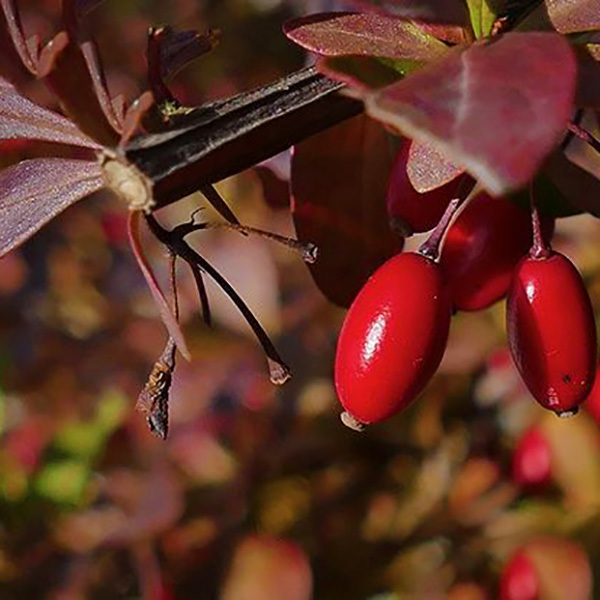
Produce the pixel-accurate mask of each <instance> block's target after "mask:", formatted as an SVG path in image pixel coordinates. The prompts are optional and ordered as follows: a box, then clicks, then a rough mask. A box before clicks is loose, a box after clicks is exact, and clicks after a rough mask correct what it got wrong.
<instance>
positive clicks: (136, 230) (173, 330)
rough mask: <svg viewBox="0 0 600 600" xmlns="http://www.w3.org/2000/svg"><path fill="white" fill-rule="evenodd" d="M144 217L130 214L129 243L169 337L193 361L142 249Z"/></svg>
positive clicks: (135, 212)
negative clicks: (141, 225) (141, 228)
mask: <svg viewBox="0 0 600 600" xmlns="http://www.w3.org/2000/svg"><path fill="white" fill-rule="evenodd" d="M141 217H142V213H141V211H134V212H131V213H130V214H129V221H128V225H127V226H128V233H129V243H130V245H131V249H132V250H133V255H134V256H135V259H136V260H137V263H138V266H139V267H140V270H141V271H142V274H143V275H144V278H145V279H146V283H147V284H148V287H149V288H150V292H151V293H152V297H153V298H154V302H155V303H156V306H157V308H158V312H159V314H160V318H161V319H162V322H163V323H164V325H165V327H166V328H167V331H168V332H169V335H170V336H171V337H172V338H173V340H174V341H175V345H176V346H177V349H178V350H179V352H181V354H182V356H183V357H184V358H185V359H186V360H191V355H190V351H189V350H188V348H187V345H186V343H185V337H184V336H183V332H182V331H181V328H180V327H179V323H178V321H177V318H176V317H175V314H174V312H173V309H172V308H171V304H170V303H169V301H168V300H167V299H166V298H165V295H164V293H163V291H162V290H161V289H160V285H159V283H158V281H157V279H156V277H155V275H154V272H153V271H152V267H151V266H150V263H149V262H148V261H147V260H146V255H145V253H144V248H143V247H142V241H141V233H140V223H141V221H140V219H141Z"/></svg>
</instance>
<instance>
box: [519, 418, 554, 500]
mask: <svg viewBox="0 0 600 600" xmlns="http://www.w3.org/2000/svg"><path fill="white" fill-rule="evenodd" d="M512 479H513V481H514V482H515V483H516V484H517V485H518V486H519V487H521V488H524V489H525V490H528V491H538V490H542V489H544V488H545V487H546V486H547V485H548V484H549V483H550V482H551V481H552V449H551V447H550V443H549V442H548V440H547V439H546V437H545V436H544V434H543V433H542V431H541V430H540V429H539V428H538V427H532V428H531V429H529V430H528V431H526V432H525V434H524V435H523V436H522V437H521V439H520V440H519V441H518V442H517V446H516V448H515V451H514V454H513V458H512Z"/></svg>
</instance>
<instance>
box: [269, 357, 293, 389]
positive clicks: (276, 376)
mask: <svg viewBox="0 0 600 600" xmlns="http://www.w3.org/2000/svg"><path fill="white" fill-rule="evenodd" d="M267 363H268V364H269V379H270V380H271V383H274V384H275V385H283V384H284V383H285V382H286V381H288V379H291V377H292V372H291V371H290V369H289V368H288V367H287V365H285V364H284V363H282V362H277V361H275V360H273V359H272V358H270V357H267Z"/></svg>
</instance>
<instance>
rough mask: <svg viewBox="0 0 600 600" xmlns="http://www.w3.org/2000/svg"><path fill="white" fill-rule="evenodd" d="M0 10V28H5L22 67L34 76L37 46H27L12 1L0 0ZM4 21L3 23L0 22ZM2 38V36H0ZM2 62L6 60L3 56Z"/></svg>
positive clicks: (17, 13)
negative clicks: (1, 15) (0, 15)
mask: <svg viewBox="0 0 600 600" xmlns="http://www.w3.org/2000/svg"><path fill="white" fill-rule="evenodd" d="M0 8H1V9H2V13H3V18H0V28H6V31H7V32H8V34H9V36H10V39H11V41H12V45H13V48H14V49H15V51H16V52H17V54H18V55H19V58H20V59H21V62H22V64H23V66H24V67H25V68H26V69H27V70H28V71H29V72H30V73H33V74H35V72H36V70H37V62H38V46H37V44H29V43H28V42H27V41H26V39H25V34H24V33H23V27H22V26H21V19H20V16H19V11H18V10H17V8H16V5H15V2H14V0H0ZM2 21H4V22H2ZM0 36H2V34H0ZM2 58H3V60H7V58H10V57H6V56H4V55H3V57H2Z"/></svg>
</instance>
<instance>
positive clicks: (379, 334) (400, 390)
mask: <svg viewBox="0 0 600 600" xmlns="http://www.w3.org/2000/svg"><path fill="white" fill-rule="evenodd" d="M450 315H451V306H450V297H449V295H448V291H447V288H446V286H445V284H444V281H443V278H442V273H441V270H440V267H439V265H438V264H436V263H435V262H433V261H432V260H430V259H428V258H426V257H424V256H422V255H420V254H416V253H407V254H400V255H398V256H395V257H394V258H391V259H390V260H388V261H387V262H386V263H385V264H384V265H383V266H381V267H380V268H379V269H378V270H377V271H376V272H375V273H374V275H373V276H372V277H371V278H370V279H369V281H367V283H366V284H365V286H364V287H363V288H362V290H361V292H360V293H359V295H358V296H357V298H356V300H355V301H354V303H353V304H352V306H351V307H350V310H349V311H348V314H347V315H346V319H345V321H344V325H343V327H342V331H341V333H340V337H339V340H338V346H337V354H336V359H335V385H336V389H337V393H338V395H339V398H340V400H341V402H342V405H343V406H344V408H345V409H346V411H348V413H350V415H352V416H353V417H354V418H355V419H356V420H357V421H359V422H360V423H364V424H368V423H375V422H379V421H383V420H384V419H387V418H388V417H391V416H392V415H394V414H395V413H397V412H398V411H400V410H401V409H403V408H404V407H406V406H407V405H408V404H410V403H411V402H412V401H413V400H414V399H415V397H416V396H417V395H418V394H419V393H420V392H421V390H422V389H423V388H424V386H425V385H426V383H427V382H428V381H429V379H430V378H431V377H432V375H433V374H434V372H435V371H436V369H437V367H438V365H439V363H440V361H441V359H442V356H443V354H444V350H445V347H446V342H447V339H448V330H449V326H450Z"/></svg>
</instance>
